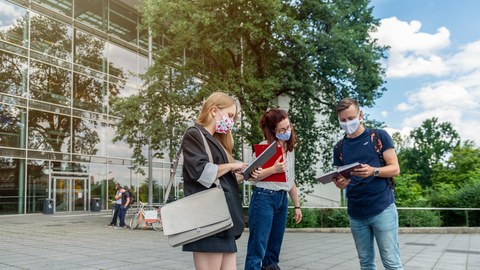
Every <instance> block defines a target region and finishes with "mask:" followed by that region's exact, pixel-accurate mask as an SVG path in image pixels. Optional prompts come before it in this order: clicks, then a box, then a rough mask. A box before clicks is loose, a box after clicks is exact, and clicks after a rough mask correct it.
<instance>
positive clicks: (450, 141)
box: [398, 117, 460, 187]
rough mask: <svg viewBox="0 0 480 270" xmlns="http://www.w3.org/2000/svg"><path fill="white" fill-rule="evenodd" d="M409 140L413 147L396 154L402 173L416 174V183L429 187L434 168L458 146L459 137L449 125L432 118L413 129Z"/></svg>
mask: <svg viewBox="0 0 480 270" xmlns="http://www.w3.org/2000/svg"><path fill="white" fill-rule="evenodd" d="M410 138H411V139H412V141H413V147H412V148H406V149H402V151H401V152H400V153H399V154H398V158H399V161H400V164H401V169H402V172H406V173H411V174H418V178H417V181H418V183H419V184H420V185H422V187H427V186H430V185H431V184H432V175H433V173H434V167H435V166H436V165H438V164H440V163H441V162H443V161H445V158H446V156H447V155H448V154H449V153H450V152H451V151H452V150H453V149H455V147H457V146H458V145H459V143H460V137H459V135H458V133H457V131H456V130H455V129H454V128H453V126H452V124H451V123H449V122H442V123H440V122H438V118H435V117H434V118H432V119H427V120H425V121H424V122H423V123H422V125H421V126H420V127H418V128H416V129H414V130H413V131H412V132H411V133H410Z"/></svg>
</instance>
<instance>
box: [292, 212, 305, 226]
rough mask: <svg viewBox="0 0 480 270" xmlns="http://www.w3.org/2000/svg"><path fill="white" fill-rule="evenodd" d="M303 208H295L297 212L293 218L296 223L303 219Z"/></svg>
mask: <svg viewBox="0 0 480 270" xmlns="http://www.w3.org/2000/svg"><path fill="white" fill-rule="evenodd" d="M302 217H303V215H302V209H300V208H295V214H294V215H293V219H294V220H295V223H296V224H298V223H300V221H302Z"/></svg>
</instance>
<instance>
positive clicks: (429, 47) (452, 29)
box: [362, 0, 480, 146]
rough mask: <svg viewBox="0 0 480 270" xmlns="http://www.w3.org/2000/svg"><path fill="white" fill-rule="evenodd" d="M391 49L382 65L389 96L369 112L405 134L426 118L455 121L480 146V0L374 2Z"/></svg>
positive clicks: (381, 39) (381, 38)
mask: <svg viewBox="0 0 480 270" xmlns="http://www.w3.org/2000/svg"><path fill="white" fill-rule="evenodd" d="M370 6H371V7H373V16H374V17H375V18H377V19H379V20H380V26H379V27H378V29H377V31H376V32H374V33H372V34H371V36H372V37H373V38H376V39H377V40H378V44H380V45H386V46H390V49H389V50H388V52H387V58H386V59H384V61H382V64H383V67H384V68H385V71H386V77H385V78H384V79H385V81H386V83H385V84H384V86H385V87H386V89H387V90H386V92H384V94H383V96H382V97H381V98H379V99H377V100H376V102H375V103H376V104H375V105H374V106H373V107H372V108H362V109H363V111H364V113H367V114H368V115H369V118H373V119H375V120H378V121H382V122H384V124H385V126H386V129H387V131H389V132H390V133H392V132H393V131H400V132H401V133H402V134H403V135H408V134H409V132H410V131H411V130H412V129H414V128H416V127H419V126H420V125H421V124H422V122H423V121H424V120H426V119H429V118H432V117H437V118H438V119H439V121H440V122H450V123H451V124H452V125H453V127H454V128H455V129H456V130H457V132H458V133H459V135H460V138H461V139H462V141H465V140H467V139H468V140H474V141H475V143H476V144H477V146H479V145H480V135H479V134H480V12H479V11H480V1H478V0H372V1H371V3H370Z"/></svg>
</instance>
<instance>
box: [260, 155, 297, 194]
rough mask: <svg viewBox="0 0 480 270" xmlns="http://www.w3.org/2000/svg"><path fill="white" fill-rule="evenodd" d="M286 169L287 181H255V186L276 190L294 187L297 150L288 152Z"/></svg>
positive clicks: (286, 189) (287, 189)
mask: <svg viewBox="0 0 480 270" xmlns="http://www.w3.org/2000/svg"><path fill="white" fill-rule="evenodd" d="M285 170H286V171H285V173H286V176H287V181H286V182H270V181H258V182H255V186H256V187H259V188H265V189H270V190H275V191H278V190H285V191H287V192H288V191H290V189H292V187H293V183H295V151H291V152H287V157H286V158H285Z"/></svg>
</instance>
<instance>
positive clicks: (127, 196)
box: [122, 191, 130, 205]
mask: <svg viewBox="0 0 480 270" xmlns="http://www.w3.org/2000/svg"><path fill="white" fill-rule="evenodd" d="M127 198H130V192H128V191H125V192H123V193H122V205H125V204H126V203H127ZM128 204H130V202H129V203H128Z"/></svg>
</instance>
